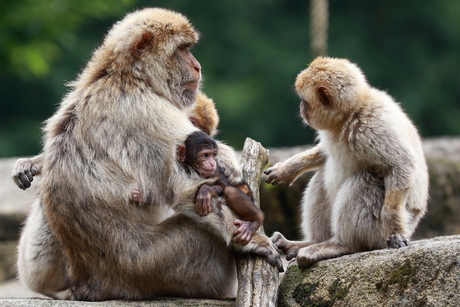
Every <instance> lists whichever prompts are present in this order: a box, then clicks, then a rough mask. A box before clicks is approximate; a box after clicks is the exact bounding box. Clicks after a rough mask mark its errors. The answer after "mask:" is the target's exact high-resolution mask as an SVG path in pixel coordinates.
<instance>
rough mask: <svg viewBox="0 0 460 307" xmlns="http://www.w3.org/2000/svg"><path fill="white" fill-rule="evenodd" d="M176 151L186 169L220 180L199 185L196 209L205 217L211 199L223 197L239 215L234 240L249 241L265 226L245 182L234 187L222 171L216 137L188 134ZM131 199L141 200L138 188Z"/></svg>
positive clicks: (199, 132)
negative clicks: (218, 158)
mask: <svg viewBox="0 0 460 307" xmlns="http://www.w3.org/2000/svg"><path fill="white" fill-rule="evenodd" d="M176 154H177V156H176V159H177V161H179V162H181V163H182V165H183V167H184V168H185V169H186V170H187V171H189V172H191V171H195V172H197V173H198V174H199V175H200V176H202V177H203V178H216V179H217V180H216V181H215V182H214V183H212V184H207V183H205V184H203V185H202V186H201V187H200V188H199V190H198V192H197V194H196V211H197V212H198V213H199V214H200V215H201V216H206V215H208V214H209V213H210V212H211V199H212V198H213V197H224V198H225V200H226V202H227V205H228V206H229V207H230V209H232V210H233V211H234V212H235V213H236V214H237V215H238V217H239V218H240V219H236V220H235V222H234V224H235V225H236V226H238V229H236V230H235V232H234V234H233V235H234V236H233V242H235V243H238V244H247V243H248V242H249V241H250V240H251V238H252V236H253V235H254V233H255V232H256V231H257V229H258V228H259V227H260V225H262V223H263V220H264V214H263V212H262V211H261V210H260V209H259V208H257V207H256V206H255V204H254V202H253V200H252V199H251V194H250V190H249V187H248V186H247V184H246V183H244V182H243V183H241V184H239V185H238V186H233V185H231V183H230V182H229V180H228V178H227V177H226V176H225V175H224V174H223V172H222V169H221V167H220V166H219V165H218V162H217V157H218V154H219V149H218V146H217V142H216V140H214V138H212V137H211V136H209V135H208V134H207V133H205V132H202V131H195V132H193V133H191V134H190V135H189V136H188V137H187V139H186V140H185V142H184V144H179V145H177V153H176ZM243 190H244V191H245V192H246V193H248V194H246V193H245V192H243ZM131 200H132V201H137V202H142V196H141V193H140V191H139V189H137V188H135V189H133V192H132V195H131Z"/></svg>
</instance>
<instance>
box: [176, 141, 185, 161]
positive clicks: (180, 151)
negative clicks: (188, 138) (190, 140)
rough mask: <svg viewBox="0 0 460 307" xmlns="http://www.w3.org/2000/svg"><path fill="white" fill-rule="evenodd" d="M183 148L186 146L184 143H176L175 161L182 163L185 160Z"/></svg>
mask: <svg viewBox="0 0 460 307" xmlns="http://www.w3.org/2000/svg"><path fill="white" fill-rule="evenodd" d="M185 150H186V147H185V145H184V144H179V145H177V149H176V159H177V161H179V162H181V163H184V162H185Z"/></svg>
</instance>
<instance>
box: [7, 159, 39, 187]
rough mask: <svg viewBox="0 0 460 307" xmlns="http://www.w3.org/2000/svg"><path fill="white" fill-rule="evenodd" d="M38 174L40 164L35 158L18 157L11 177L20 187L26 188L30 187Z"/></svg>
mask: <svg viewBox="0 0 460 307" xmlns="http://www.w3.org/2000/svg"><path fill="white" fill-rule="evenodd" d="M37 174H38V166H37V164H36V163H34V160H32V159H28V158H23V159H18V160H17V161H16V163H15V164H14V166H13V172H12V175H11V178H12V179H13V181H14V183H15V184H16V185H17V186H18V187H19V188H20V189H22V190H25V189H27V188H29V187H30V185H31V184H32V181H33V180H34V176H35V175H37Z"/></svg>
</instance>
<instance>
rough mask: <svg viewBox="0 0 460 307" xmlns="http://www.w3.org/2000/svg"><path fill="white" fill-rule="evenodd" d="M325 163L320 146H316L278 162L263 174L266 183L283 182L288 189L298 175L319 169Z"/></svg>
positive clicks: (324, 156)
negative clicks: (266, 176) (265, 177)
mask: <svg viewBox="0 0 460 307" xmlns="http://www.w3.org/2000/svg"><path fill="white" fill-rule="evenodd" d="M325 161H326V155H325V153H324V151H323V150H322V148H321V145H317V146H315V147H314V148H312V149H309V150H306V151H304V152H301V153H298V154H296V155H294V156H292V157H291V158H289V159H287V160H286V161H284V162H278V163H276V164H275V165H273V166H272V167H270V168H268V169H267V170H266V171H265V172H264V173H265V174H266V175H268V178H267V180H266V182H267V183H270V184H272V185H277V184H279V183H283V182H284V183H285V184H286V186H287V187H290V186H292V184H293V183H294V181H296V180H297V178H299V176H300V175H302V174H303V173H305V172H307V171H311V170H314V169H317V168H321V167H322V166H323V165H324V162H325Z"/></svg>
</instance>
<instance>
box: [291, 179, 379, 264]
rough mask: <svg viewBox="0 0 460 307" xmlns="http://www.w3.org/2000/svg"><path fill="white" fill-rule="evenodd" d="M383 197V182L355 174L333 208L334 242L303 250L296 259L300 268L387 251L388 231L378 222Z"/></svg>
mask: <svg viewBox="0 0 460 307" xmlns="http://www.w3.org/2000/svg"><path fill="white" fill-rule="evenodd" d="M384 194H385V191H384V185H383V179H382V178H378V177H375V176H373V175H372V174H370V173H368V172H360V173H356V174H354V175H353V176H351V177H349V178H348V179H346V180H345V182H344V184H343V185H342V186H341V188H340V189H339V190H338V192H337V194H336V195H335V201H334V203H333V205H332V208H331V226H332V233H333V236H332V238H330V239H329V240H327V241H325V242H321V243H318V244H312V245H310V246H308V247H305V248H302V249H300V250H299V252H298V255H297V263H298V265H299V267H308V266H310V265H312V264H314V263H316V262H318V261H320V260H324V259H330V258H335V257H339V256H342V255H346V254H351V253H357V252H362V251H367V250H373V249H380V248H385V247H386V238H385V231H384V229H383V226H382V222H381V220H380V218H379V217H380V211H381V209H382V205H383V199H384Z"/></svg>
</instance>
